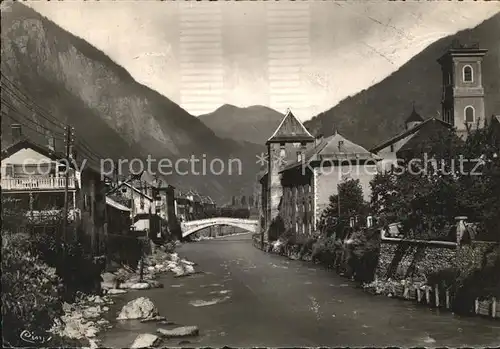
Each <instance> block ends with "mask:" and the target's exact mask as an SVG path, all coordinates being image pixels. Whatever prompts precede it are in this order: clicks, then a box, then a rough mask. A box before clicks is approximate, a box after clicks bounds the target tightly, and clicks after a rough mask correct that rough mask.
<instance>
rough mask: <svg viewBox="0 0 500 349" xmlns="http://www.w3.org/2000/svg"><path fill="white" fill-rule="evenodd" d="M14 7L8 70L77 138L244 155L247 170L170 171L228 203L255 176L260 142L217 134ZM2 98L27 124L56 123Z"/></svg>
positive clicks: (134, 152)
mask: <svg viewBox="0 0 500 349" xmlns="http://www.w3.org/2000/svg"><path fill="white" fill-rule="evenodd" d="M9 6H10V11H4V9H2V23H1V26H2V33H1V35H2V42H1V53H2V63H1V64H2V66H1V68H2V73H3V74H5V76H6V77H7V78H8V79H9V81H12V82H13V83H14V84H15V85H16V86H18V87H19V88H20V89H21V90H22V91H23V92H24V93H26V96H29V97H30V100H31V101H34V102H35V103H37V104H38V105H41V106H43V108H44V109H45V110H47V111H49V113H50V114H51V115H52V116H53V117H54V118H55V119H57V120H58V122H60V123H64V124H66V123H69V124H72V125H73V126H74V127H75V130H76V135H77V138H81V139H84V140H85V141H86V143H87V144H91V145H92V150H93V151H95V152H96V153H98V154H99V155H102V156H103V157H105V158H107V157H110V158H121V157H129V158H140V159H144V158H145V157H146V156H147V155H150V156H151V157H152V158H155V159H157V160H160V159H164V158H166V159H170V160H172V161H177V160H179V159H188V158H190V157H191V156H195V157H196V158H197V159H206V160H207V161H209V160H211V159H219V160H224V161H226V160H230V159H232V158H238V159H241V160H242V162H244V164H245V167H244V169H245V171H243V173H242V174H241V175H228V174H227V171H226V172H224V174H222V175H216V174H214V173H206V174H203V176H202V177H200V176H201V175H196V174H193V173H190V174H188V175H183V174H180V173H179V172H180V171H175V172H177V173H174V174H172V175H169V176H168V179H169V181H170V182H171V183H172V184H174V185H176V186H178V187H186V188H194V189H196V190H198V191H199V192H201V193H203V195H210V196H212V197H214V199H216V200H217V201H219V202H227V201H228V200H229V199H230V197H231V196H232V195H233V194H235V193H238V192H240V191H241V190H245V188H247V187H249V186H250V184H251V182H253V179H254V172H255V171H254V170H255V169H254V168H253V167H255V166H256V165H255V154H257V153H258V152H259V151H260V148H259V147H257V146H251V145H250V146H249V145H245V146H242V145H241V144H240V143H238V142H235V141H232V140H228V139H221V138H219V137H217V136H216V135H215V133H214V131H212V130H211V129H210V128H208V127H207V126H206V125H205V124H204V123H203V122H202V121H201V120H198V119H197V118H196V117H195V116H193V115H191V114H189V113H188V112H187V111H185V110H184V109H182V108H181V107H180V106H179V105H177V104H176V103H174V102H172V101H171V100H169V99H168V98H167V97H165V96H163V95H161V94H160V93H158V92H157V91H154V90H152V89H151V88H149V87H147V86H144V85H142V84H140V83H138V82H137V81H135V80H134V79H133V78H132V76H131V75H130V74H129V73H128V72H127V71H126V70H125V69H124V68H123V67H121V66H119V65H118V64H116V63H115V62H114V61H113V60H112V59H111V58H109V57H108V56H106V55H105V54H104V53H103V52H101V51H99V50H98V49H96V48H95V47H93V46H92V45H90V44H89V43H88V42H86V41H85V40H83V39H81V38H79V37H77V36H75V35H73V34H71V33H69V32H67V31H65V30H64V29H62V28H60V27H59V26H58V25H57V24H55V23H53V22H52V21H50V20H49V19H47V18H46V17H44V16H42V15H40V14H39V13H37V12H36V11H34V10H33V9H31V8H29V7H27V6H25V5H23V4H21V3H11V4H9ZM2 80H3V81H2V86H4V82H5V81H4V79H3V78H2ZM2 99H5V100H6V101H8V105H10V106H11V107H9V106H8V105H2V114H3V113H10V115H11V116H13V114H12V113H13V112H14V111H13V109H12V107H15V108H17V109H18V110H21V111H22V117H23V122H24V123H25V124H26V125H33V123H38V124H40V125H42V126H44V127H46V128H49V129H50V128H51V126H50V125H49V123H47V121H46V120H44V119H43V118H42V117H41V116H40V115H38V114H37V113H33V112H32V110H30V109H29V108H28V105H27V104H26V103H21V102H19V101H18V100H16V99H15V98H13V96H12V95H10V94H9V93H8V91H4V89H2ZM17 117H18V118H19V117H21V116H20V114H19V115H17ZM8 123H10V120H8V118H4V117H2V126H3V127H2V147H4V146H5V145H7V144H8V143H9V142H11V141H12V139H11V137H10V135H9V132H8V131H6V130H8V129H9V127H6V126H8ZM53 131H54V132H55V131H56V130H53ZM42 133H43V132H42ZM26 135H27V136H29V137H31V138H34V139H38V140H40V141H41V142H45V140H44V135H43V134H37V132H35V131H33V132H32V131H30V130H29V129H27V130H26ZM60 145H61V144H59V146H60ZM226 170H227V169H226ZM248 190H251V188H249V189H248Z"/></svg>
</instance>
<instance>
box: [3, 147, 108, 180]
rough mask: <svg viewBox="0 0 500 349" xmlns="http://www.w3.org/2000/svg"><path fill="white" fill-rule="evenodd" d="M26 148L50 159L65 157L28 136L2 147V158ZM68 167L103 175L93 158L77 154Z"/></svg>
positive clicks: (59, 159) (58, 159)
mask: <svg viewBox="0 0 500 349" xmlns="http://www.w3.org/2000/svg"><path fill="white" fill-rule="evenodd" d="M26 148H29V149H33V150H35V151H36V152H38V153H40V154H42V155H44V156H46V157H48V158H49V159H51V160H53V161H63V160H64V159H65V157H66V155H65V154H63V153H62V152H59V151H55V150H51V149H50V148H49V147H47V146H46V145H41V144H39V143H36V142H34V141H32V140H30V139H28V138H24V139H21V140H19V141H17V142H15V143H13V144H11V145H9V146H8V147H6V148H5V149H3V150H2V160H3V159H5V158H8V157H9V156H11V155H12V154H15V153H17V152H18V151H20V150H21V149H26ZM75 165H76V166H75ZM70 167H71V168H73V169H74V170H82V169H83V170H86V169H90V170H92V171H93V172H95V173H98V174H99V175H101V176H104V175H102V174H101V169H100V166H99V164H97V163H96V161H95V160H93V159H89V158H85V157H81V156H79V155H78V154H77V156H76V161H75V160H73V161H71V164H70ZM76 167H78V168H76ZM105 177H109V176H105Z"/></svg>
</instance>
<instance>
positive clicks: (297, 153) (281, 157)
mask: <svg viewBox="0 0 500 349" xmlns="http://www.w3.org/2000/svg"><path fill="white" fill-rule="evenodd" d="M312 142H314V137H313V136H312V135H311V134H310V133H309V131H307V129H306V128H305V127H304V125H303V124H302V123H301V122H300V121H299V120H298V119H297V118H296V117H295V115H293V114H292V112H291V111H290V109H288V110H287V113H286V115H285V116H284V117H283V120H281V123H280V124H279V126H278V128H277V129H276V131H274V133H273V135H272V136H271V137H270V138H269V139H268V140H267V142H266V146H267V155H268V158H267V159H268V168H267V198H266V199H267V207H266V209H267V212H266V213H265V222H266V224H265V225H266V231H267V230H268V229H269V226H270V224H271V222H272V220H273V219H274V218H276V216H278V213H279V204H280V200H281V197H282V195H283V188H282V186H281V175H280V172H281V170H283V169H284V168H285V167H286V165H287V163H288V164H289V163H291V162H296V161H297V160H298V159H299V158H302V154H303V152H304V151H305V148H306V146H307V144H308V143H312ZM299 161H300V160H299Z"/></svg>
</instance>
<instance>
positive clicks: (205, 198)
mask: <svg viewBox="0 0 500 349" xmlns="http://www.w3.org/2000/svg"><path fill="white" fill-rule="evenodd" d="M201 202H202V203H204V204H209V205H213V204H215V203H214V201H213V200H212V198H211V197H210V196H202V197H201Z"/></svg>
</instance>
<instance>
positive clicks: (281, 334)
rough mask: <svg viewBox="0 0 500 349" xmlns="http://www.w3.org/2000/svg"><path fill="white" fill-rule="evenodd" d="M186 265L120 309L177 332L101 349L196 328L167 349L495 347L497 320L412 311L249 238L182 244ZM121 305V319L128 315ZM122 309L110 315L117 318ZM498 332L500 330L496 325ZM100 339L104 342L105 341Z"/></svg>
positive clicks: (117, 340)
mask: <svg viewBox="0 0 500 349" xmlns="http://www.w3.org/2000/svg"><path fill="white" fill-rule="evenodd" d="M177 252H178V253H179V255H180V256H182V257H184V258H186V259H188V260H190V261H193V262H195V263H196V271H197V272H196V273H195V274H192V275H188V276H186V277H180V278H177V277H175V276H174V275H173V274H172V273H166V274H162V275H160V276H159V278H158V281H160V282H162V283H163V284H164V285H165V286H164V288H158V289H149V290H144V291H130V292H127V293H126V294H124V295H120V296H117V297H119V298H120V304H123V303H127V302H128V301H130V300H133V299H135V298H137V297H139V296H141V297H142V296H144V297H147V298H149V299H150V300H151V301H152V302H153V303H154V304H155V306H156V307H157V308H158V311H159V314H160V316H165V317H166V318H167V321H171V322H174V323H175V324H174V325H168V326H167V325H164V324H161V323H159V322H156V323H141V322H140V321H138V320H128V321H117V320H116V318H115V320H114V321H115V322H116V323H113V325H114V326H113V328H112V329H110V330H107V331H105V332H102V341H101V343H102V346H105V347H114V348H123V347H130V346H131V343H133V342H134V340H135V339H136V337H137V336H138V335H139V334H142V333H149V334H156V333H157V330H158V329H159V328H168V329H170V328H175V327H178V326H197V327H198V329H199V333H198V335H196V336H191V337H186V338H168V339H166V338H163V339H162V342H161V343H160V344H158V345H160V346H162V347H224V346H229V347H297V346H300V347H321V346H327V347H332V346H333V347H338V346H340V347H366V346H370V347H373V346H377V347H379V346H382V347H385V346H398V347H428V346H441V347H444V346H450V347H462V346H471V347H475V346H480V347H485V346H494V345H493V344H496V345H498V344H500V332H499V330H500V328H499V327H498V325H497V324H495V323H494V322H492V321H488V320H483V319H478V318H468V317H459V316H453V315H452V314H450V313H444V312H439V311H436V310H430V311H429V310H427V309H425V308H423V307H419V306H417V305H414V304H412V303H410V302H395V301H394V300H392V299H390V298H387V297H373V296H372V295H369V294H368V293H366V292H363V290H361V289H358V288H355V283H354V282H352V281H349V280H346V279H345V278H343V277H340V276H339V275H337V274H336V273H334V272H332V271H331V270H327V269H326V268H324V267H322V266H320V265H313V264H311V263H309V262H303V261H299V260H297V261H294V260H289V259H285V258H283V257H281V256H278V255H274V254H268V253H264V252H262V251H260V250H258V249H256V248H254V247H253V246H252V242H251V239H250V236H248V235H247V236H245V235H241V236H234V237H226V238H221V239H214V240H207V241H200V242H199V243H187V244H183V245H182V246H180V247H179V248H178V249H177ZM119 310H120V309H119V306H116V311H115V313H116V312H117V311H119ZM113 311H114V310H111V312H113ZM495 325H497V326H495ZM99 338H100V339H101V334H100V335H99Z"/></svg>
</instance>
